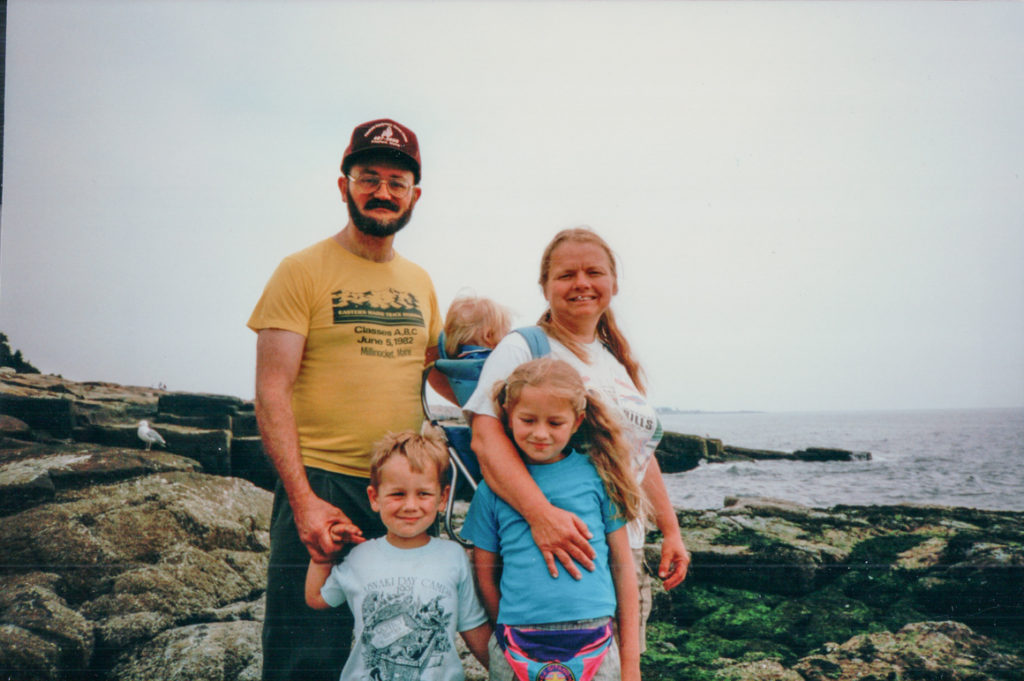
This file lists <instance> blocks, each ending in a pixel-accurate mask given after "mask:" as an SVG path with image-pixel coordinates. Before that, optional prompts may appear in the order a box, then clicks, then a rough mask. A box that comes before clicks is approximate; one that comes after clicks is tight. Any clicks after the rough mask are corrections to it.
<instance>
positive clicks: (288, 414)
mask: <svg viewBox="0 0 1024 681" xmlns="http://www.w3.org/2000/svg"><path fill="white" fill-rule="evenodd" d="M305 345H306V339H305V337H304V336H302V334H298V333H295V332H293V331H285V330H283V329H262V330H261V331H260V332H259V335H258V336H257V339H256V405H255V406H256V420H257V421H258V422H259V426H260V435H261V436H262V437H263V449H264V451H266V453H267V456H268V457H270V460H271V462H273V464H274V468H275V469H277V474H278V476H279V477H280V478H281V484H282V485H283V486H284V489H285V492H286V493H287V495H288V502H289V503H290V504H291V507H292V513H293V514H294V516H295V526H296V528H298V531H299V538H300V539H302V543H303V544H305V545H306V548H307V549H308V550H309V555H310V557H312V558H313V560H315V561H316V562H318V563H325V562H328V561H329V560H330V558H331V556H332V555H333V554H335V553H337V552H338V550H340V549H341V543H340V541H338V540H336V539H335V538H333V537H332V534H331V529H332V526H334V533H335V534H336V535H338V536H342V535H345V536H348V537H350V538H351V539H352V541H353V542H356V543H358V542H359V541H362V532H361V531H360V530H359V528H358V527H356V526H355V525H353V524H352V521H351V520H349V518H348V516H346V515H345V514H344V513H342V512H341V510H340V509H338V508H336V507H334V506H333V505H331V504H329V503H327V502H326V501H324V500H323V499H321V498H320V497H318V496H317V495H316V494H314V493H313V490H312V488H311V487H310V486H309V479H308V478H307V477H306V469H305V468H304V467H303V465H302V457H301V456H300V454H299V434H298V430H297V428H296V425H295V414H294V412H293V411H292V390H293V389H294V386H295V379H296V378H297V377H298V375H299V366H300V365H301V363H302V352H303V350H304V349H305Z"/></svg>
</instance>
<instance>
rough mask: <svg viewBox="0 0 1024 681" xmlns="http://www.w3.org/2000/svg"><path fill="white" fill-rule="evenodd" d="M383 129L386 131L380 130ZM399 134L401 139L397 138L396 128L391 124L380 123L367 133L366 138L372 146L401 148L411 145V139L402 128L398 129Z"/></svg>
mask: <svg viewBox="0 0 1024 681" xmlns="http://www.w3.org/2000/svg"><path fill="white" fill-rule="evenodd" d="M381 127H383V128H384V129H383V130H380V128H381ZM378 131H379V132H378ZM398 134H399V135H401V136H402V138H401V139H399V138H398V137H396V136H395V128H394V126H392V125H391V124H390V123H378V124H377V125H374V126H372V127H370V129H369V130H367V131H366V135H365V137H368V138H369V139H370V144H383V145H386V146H390V147H401V146H402V145H404V144H408V143H409V138H408V137H407V136H406V134H405V132H404V131H403V130H402V129H401V128H398Z"/></svg>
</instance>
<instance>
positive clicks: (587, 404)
mask: <svg viewBox="0 0 1024 681" xmlns="http://www.w3.org/2000/svg"><path fill="white" fill-rule="evenodd" d="M527 386H530V387H533V388H542V389H543V390H545V391H547V392H549V393H550V394H553V395H556V396H558V397H560V398H564V399H566V400H567V401H568V402H569V404H570V405H571V407H572V411H573V414H575V415H576V416H577V417H578V416H579V415H580V414H582V415H583V423H582V424H581V425H580V427H579V430H577V431H576V434H575V435H573V438H572V440H570V444H571V445H572V446H575V447H576V448H577V449H578V450H579V451H580V452H581V453H582V454H586V455H587V456H589V457H590V460H591V461H592V462H593V463H594V467H595V468H596V469H597V473H598V475H600V476H601V481H602V482H603V483H604V486H605V489H606V490H608V496H609V497H611V500H612V501H613V502H615V505H616V506H618V508H619V510H620V511H621V512H622V515H623V516H625V518H626V519H627V520H633V519H635V518H640V517H644V516H645V514H646V510H647V504H646V501H645V498H644V495H643V491H642V490H641V488H640V484H639V483H638V482H637V479H636V474H635V473H634V471H633V457H632V448H631V447H630V444H629V441H628V440H627V439H626V436H625V432H624V431H623V428H622V425H621V423H620V422H619V419H618V417H617V415H616V414H615V413H614V412H613V411H611V409H609V407H607V406H606V405H605V403H604V402H603V401H602V400H601V398H600V397H598V396H597V394H596V393H595V392H593V391H587V389H586V387H584V385H583V379H582V378H581V377H580V374H579V372H578V371H576V370H575V369H574V368H572V366H571V365H569V364H568V363H567V362H563V361H562V360H560V359H554V358H552V357H541V358H540V359H535V360H532V361H529V362H526V363H525V364H520V365H519V366H518V367H516V370H515V371H513V372H512V373H511V374H510V375H509V377H508V378H507V379H505V380H504V381H499V382H498V383H496V384H495V386H494V392H493V399H494V406H495V409H496V411H497V413H498V418H500V419H501V422H502V423H503V424H504V425H505V428H506V430H509V414H510V413H511V412H512V410H513V409H515V406H516V404H517V403H518V402H519V398H520V396H521V395H522V392H523V388H525V387H527ZM509 439H510V440H511V439H512V435H511V432H510V433H509Z"/></svg>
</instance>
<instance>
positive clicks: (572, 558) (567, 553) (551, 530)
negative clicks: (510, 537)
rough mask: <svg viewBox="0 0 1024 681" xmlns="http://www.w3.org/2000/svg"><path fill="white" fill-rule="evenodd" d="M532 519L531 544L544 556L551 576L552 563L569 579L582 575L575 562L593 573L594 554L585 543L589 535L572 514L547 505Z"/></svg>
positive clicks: (584, 525)
mask: <svg viewBox="0 0 1024 681" xmlns="http://www.w3.org/2000/svg"><path fill="white" fill-rule="evenodd" d="M532 520H533V522H531V523H530V532H531V534H532V535H533V541H534V542H535V543H536V544H537V547H538V548H539V549H540V552H541V553H542V554H543V555H544V562H545V563H547V566H548V572H549V573H551V576H552V577H558V565H557V563H556V562H555V561H556V560H557V561H558V563H561V564H562V567H564V568H565V571H566V572H568V573H569V575H570V576H572V578H573V579H580V578H581V577H582V576H583V573H581V572H580V569H579V567H577V565H576V564H577V563H579V564H580V565H582V566H583V567H585V568H586V569H587V570H589V571H591V572H593V570H594V557H595V556H596V555H597V553H596V552H595V551H594V547H593V546H591V545H590V541H589V540H590V538H591V537H593V535H592V534H591V533H590V530H589V529H587V525H586V523H584V522H583V521H582V520H580V519H579V518H578V517H576V514H574V513H570V512H569V511H566V510H563V509H560V508H558V507H556V506H551V505H549V506H548V509H547V510H546V511H544V512H542V513H540V514H537V515H536V516H534V517H533V518H532Z"/></svg>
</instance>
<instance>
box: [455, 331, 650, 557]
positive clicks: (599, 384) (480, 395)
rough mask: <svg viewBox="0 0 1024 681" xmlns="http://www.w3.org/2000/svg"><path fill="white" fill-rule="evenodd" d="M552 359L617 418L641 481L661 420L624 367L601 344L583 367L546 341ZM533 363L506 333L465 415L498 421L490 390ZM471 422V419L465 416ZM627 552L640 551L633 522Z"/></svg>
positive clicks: (520, 341)
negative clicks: (561, 363)
mask: <svg viewBox="0 0 1024 681" xmlns="http://www.w3.org/2000/svg"><path fill="white" fill-rule="evenodd" d="M548 341H549V342H550V344H551V354H550V356H551V357H554V358H555V359H560V360H563V361H565V362H568V363H569V364H570V365H572V367H573V368H574V369H576V370H577V371H578V372H579V373H580V376H582V377H583V384H584V385H585V386H586V387H587V389H588V390H596V391H597V393H598V394H599V395H600V396H601V397H602V398H603V399H604V401H605V404H607V405H609V406H611V407H613V408H614V409H616V410H617V411H618V412H619V416H620V418H621V419H622V423H623V424H624V425H625V426H626V427H625V431H626V434H627V436H629V437H630V439H631V440H632V444H633V466H634V470H635V471H636V475H637V480H639V481H643V479H644V475H645V474H646V472H647V465H648V464H649V463H650V461H651V457H652V456H654V450H655V449H657V448H658V443H659V442H660V441H661V437H662V434H663V431H662V428H661V420H660V419H659V418H658V413H657V411H655V409H654V407H653V406H652V405H651V403H650V402H648V401H647V397H645V396H644V395H643V394H642V393H641V392H640V391H639V390H637V389H636V386H635V385H634V384H633V381H632V380H631V379H630V378H629V374H628V373H627V372H626V367H624V366H622V364H621V363H620V362H619V360H617V359H616V358H615V355H613V354H612V353H611V352H609V351H608V349H607V348H606V347H605V346H604V344H602V343H601V342H600V341H594V342H593V343H590V344H589V345H585V346H583V347H584V348H585V349H586V350H587V353H588V355H589V357H590V363H586V362H584V361H583V360H581V359H580V358H579V357H577V356H576V355H574V354H573V352H572V351H571V350H569V348H567V347H565V346H564V345H562V344H561V343H560V342H558V341H557V340H555V339H554V338H551V337H550V336H548ZM531 359H533V353H532V352H531V351H530V346H529V343H527V341H526V339H525V338H524V337H523V336H522V334H519V333H510V334H508V335H507V336H505V338H503V339H502V341H501V342H500V343H498V346H497V347H496V348H494V351H493V352H492V353H491V355H490V357H488V358H487V361H486V362H485V363H484V366H483V370H482V371H481V372H480V381H479V382H478V383H477V387H476V390H475V391H473V395H472V396H471V397H470V398H469V401H468V402H466V405H465V406H464V407H463V410H464V411H465V412H470V413H471V414H483V415H485V416H493V417H495V418H497V414H496V413H495V410H494V402H493V400H492V398H491V396H492V395H493V393H494V384H495V383H497V382H499V381H504V380H505V379H506V378H508V376H509V374H511V373H512V372H513V371H514V370H515V369H516V367H518V366H519V365H520V364H524V363H526V362H529V361H530V360H531ZM467 419H468V420H470V422H472V417H471V416H470V415H469V414H467ZM627 532H628V534H629V545H630V547H631V548H634V549H639V548H643V545H644V536H645V534H646V532H645V528H644V523H643V521H641V520H635V521H633V522H631V523H629V524H628V525H627Z"/></svg>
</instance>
